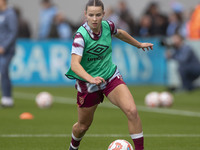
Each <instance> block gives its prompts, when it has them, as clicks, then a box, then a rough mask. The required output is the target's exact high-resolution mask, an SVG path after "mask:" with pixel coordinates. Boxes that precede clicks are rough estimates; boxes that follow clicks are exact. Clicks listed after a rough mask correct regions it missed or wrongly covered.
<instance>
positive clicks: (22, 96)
mask: <svg viewBox="0 0 200 150" xmlns="http://www.w3.org/2000/svg"><path fill="white" fill-rule="evenodd" d="M14 97H17V98H20V99H26V100H35V97H36V95H35V94H32V93H22V92H14ZM54 102H56V103H62V104H76V99H75V98H70V97H59V96H54ZM99 106H100V107H104V108H115V109H116V108H117V107H116V106H114V105H113V104H111V103H109V102H104V103H102V104H100V105H99ZM117 109H118V108H117ZM137 109H138V110H139V111H143V112H154V113H160V114H170V115H178V116H187V117H200V113H199V112H191V111H185V110H176V109H168V108H149V107H145V106H139V105H137Z"/></svg>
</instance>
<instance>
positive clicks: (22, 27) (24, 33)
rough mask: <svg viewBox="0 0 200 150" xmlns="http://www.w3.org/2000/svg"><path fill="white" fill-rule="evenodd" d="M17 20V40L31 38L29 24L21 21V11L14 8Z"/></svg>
mask: <svg viewBox="0 0 200 150" xmlns="http://www.w3.org/2000/svg"><path fill="white" fill-rule="evenodd" d="M14 10H15V12H16V15H17V19H18V24H19V26H18V38H31V30H30V27H29V23H28V22H27V21H26V20H24V19H23V17H22V15H21V10H20V9H19V8H18V7H15V8H14Z"/></svg>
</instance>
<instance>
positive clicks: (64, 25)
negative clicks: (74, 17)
mask: <svg viewBox="0 0 200 150" xmlns="http://www.w3.org/2000/svg"><path fill="white" fill-rule="evenodd" d="M49 38H58V39H62V40H69V39H71V38H72V29H71V26H70V25H69V23H68V21H67V19H66V18H65V17H64V16H63V14H62V13H57V14H56V15H55V17H54V19H53V23H52V25H51V29H50V33H49Z"/></svg>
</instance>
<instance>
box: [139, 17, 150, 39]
mask: <svg viewBox="0 0 200 150" xmlns="http://www.w3.org/2000/svg"><path fill="white" fill-rule="evenodd" d="M151 27H152V20H151V17H150V16H149V15H143V16H142V18H141V20H140V24H139V27H138V36H141V37H149V36H151V35H152V30H151V29H152V28H151Z"/></svg>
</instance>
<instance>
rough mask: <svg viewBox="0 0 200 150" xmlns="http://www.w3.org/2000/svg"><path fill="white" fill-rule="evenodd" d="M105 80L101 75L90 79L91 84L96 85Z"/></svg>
mask: <svg viewBox="0 0 200 150" xmlns="http://www.w3.org/2000/svg"><path fill="white" fill-rule="evenodd" d="M105 82H106V81H105V80H104V78H102V77H95V78H92V79H91V81H90V83H91V84H96V85H100V84H101V83H105Z"/></svg>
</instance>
